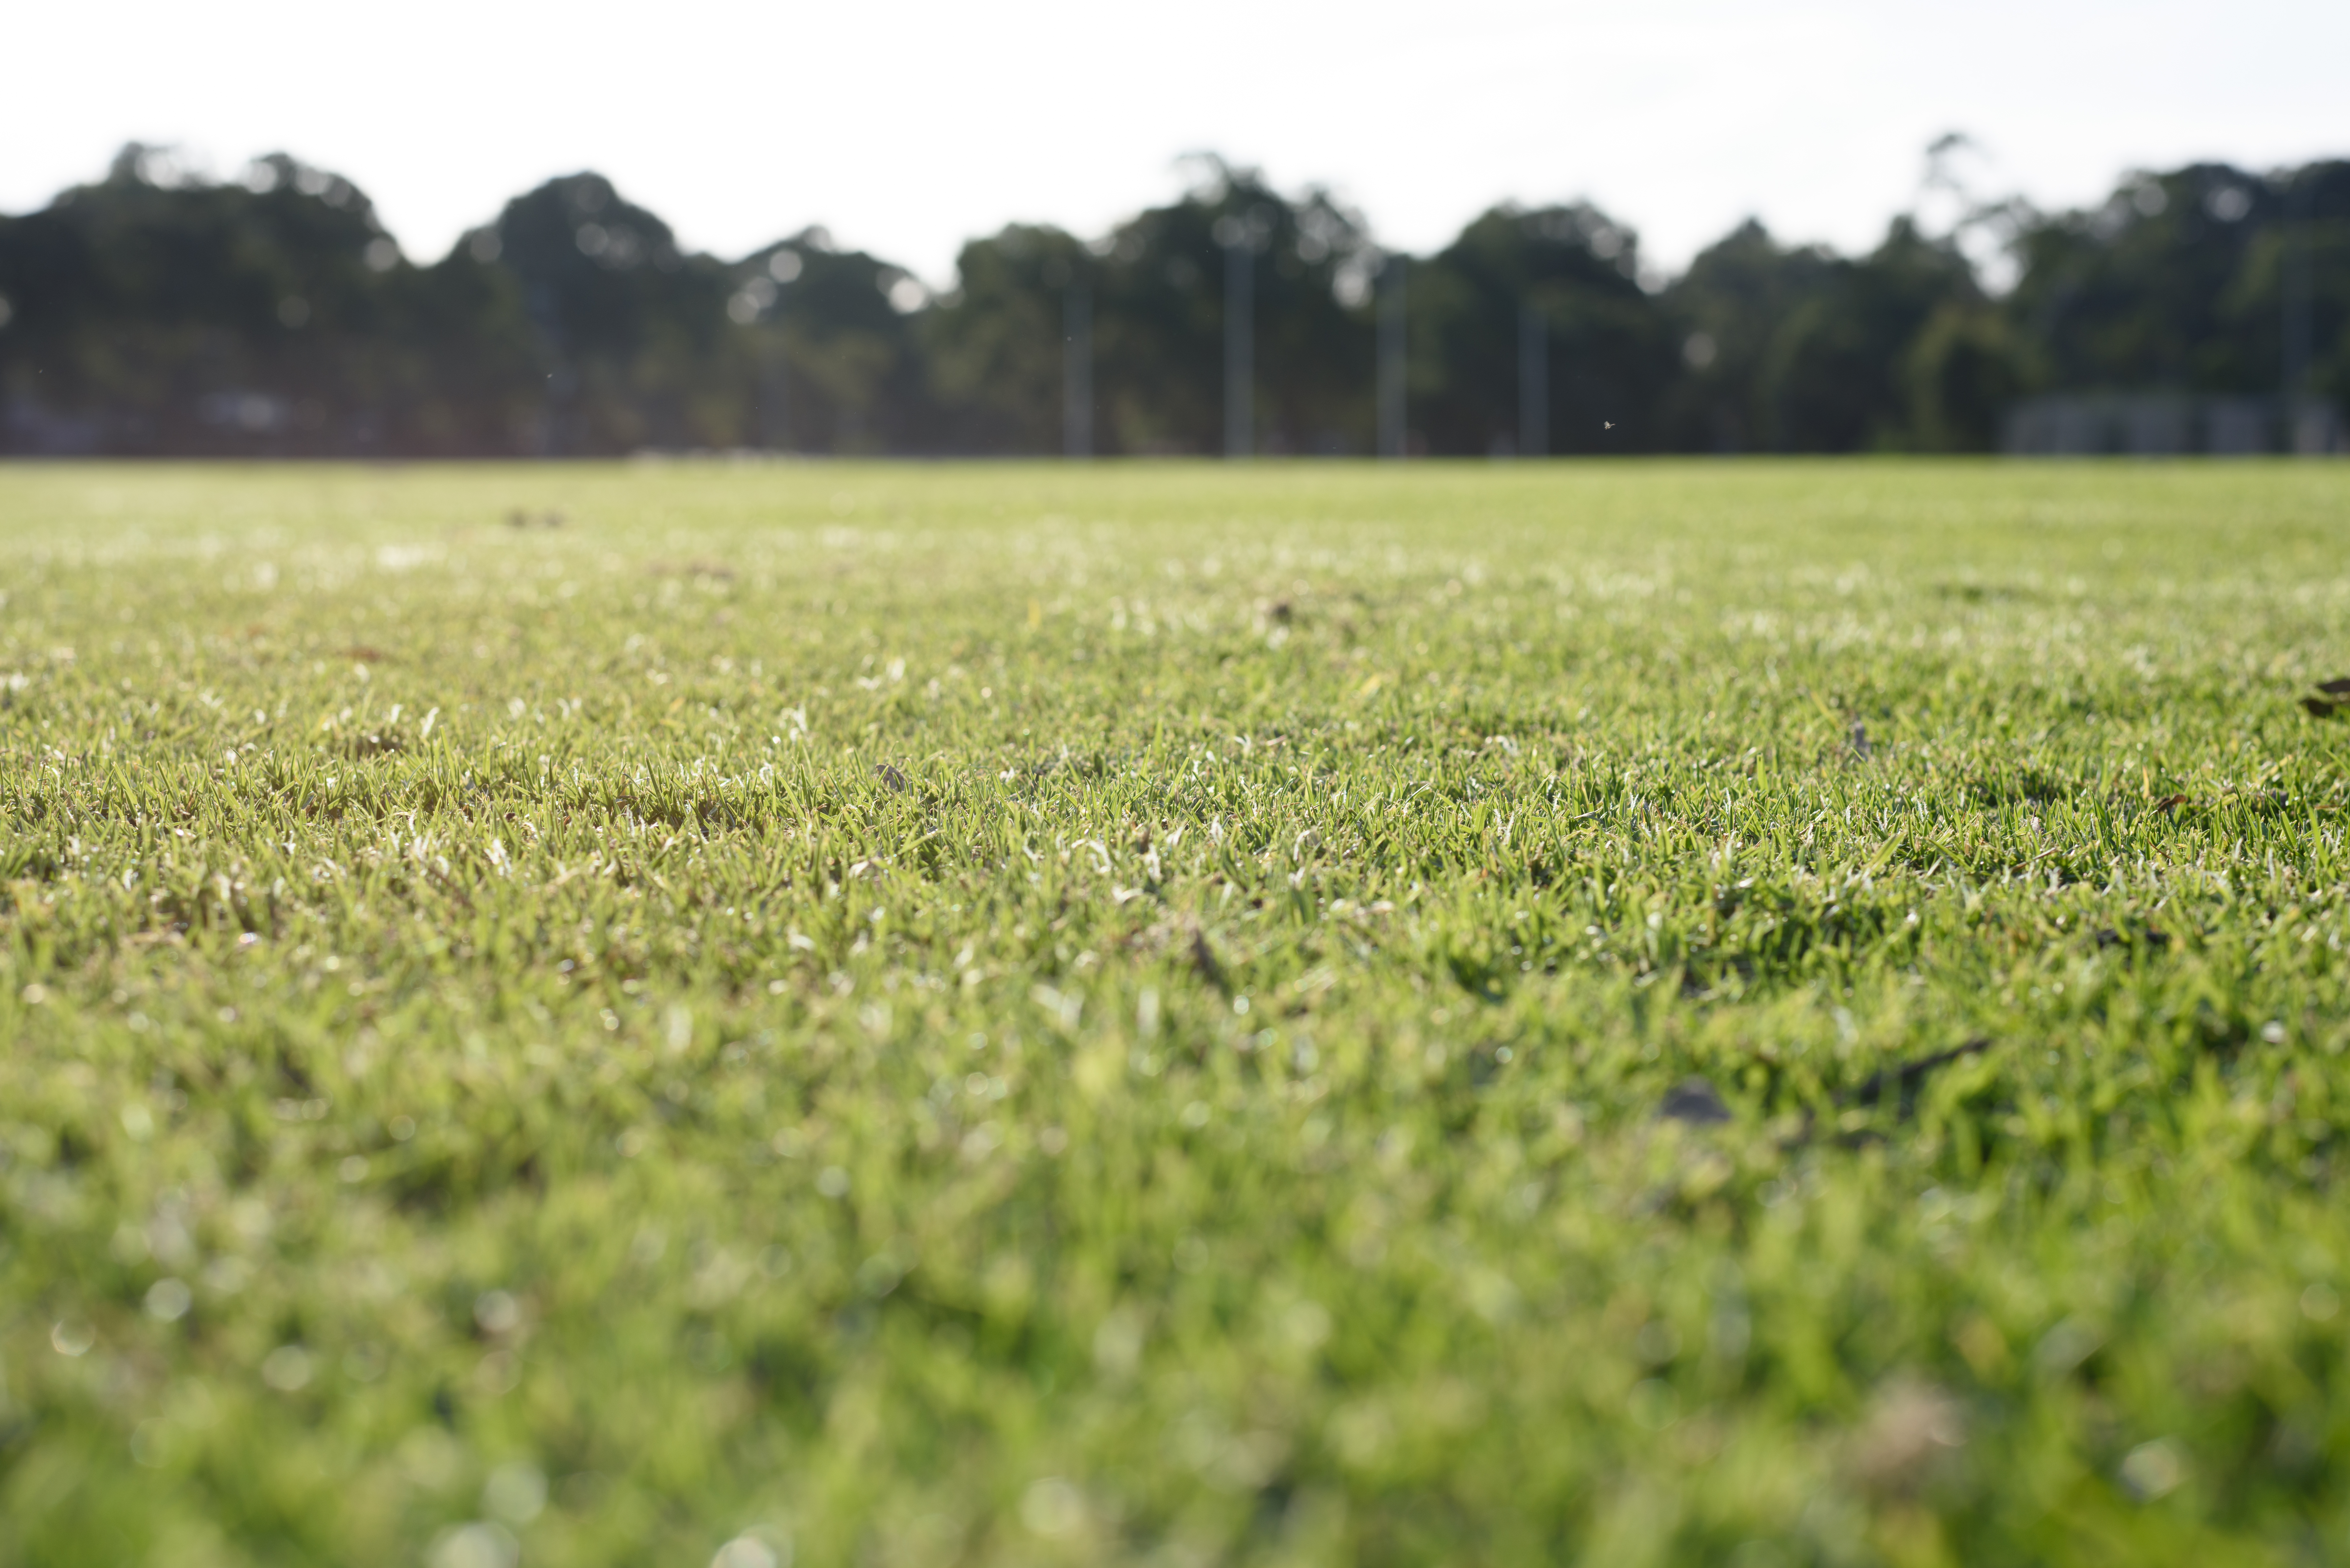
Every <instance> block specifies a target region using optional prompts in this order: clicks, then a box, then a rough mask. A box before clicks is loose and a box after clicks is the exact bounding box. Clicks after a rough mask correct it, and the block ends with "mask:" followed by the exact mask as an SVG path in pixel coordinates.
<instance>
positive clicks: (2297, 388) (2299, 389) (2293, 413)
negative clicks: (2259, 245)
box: [2277, 169, 2311, 452]
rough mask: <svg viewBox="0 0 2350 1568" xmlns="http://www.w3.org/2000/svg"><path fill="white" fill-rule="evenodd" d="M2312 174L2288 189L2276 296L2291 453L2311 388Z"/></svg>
mask: <svg viewBox="0 0 2350 1568" xmlns="http://www.w3.org/2000/svg"><path fill="white" fill-rule="evenodd" d="M2308 175H2309V171H2308V170H2306V169H2303V170H2298V171H2295V172H2294V174H2293V182H2292V183H2291V184H2289V185H2287V186H2286V187H2285V193H2284V234H2283V238H2282V241H2281V243H2280V247H2279V249H2280V254H2279V255H2278V257H2277V270H2278V272H2279V274H2280V276H2279V278H2278V280H2277V283H2278V288H2277V292H2278V294H2279V295H2280V296H2282V299H2281V301H2280V303H2281V304H2282V307H2283V311H2284V319H2283V321H2282V323H2280V326H2281V327H2282V337H2283V345H2282V347H2283V364H2282V367H2281V370H2282V386H2280V388H2279V389H2278V390H2279V392H2280V393H2281V398H2280V400H2281V401H2282V404H2283V405H2284V445H2285V450H2286V451H2288V452H2291V451H2293V450H2295V449H2296V447H2297V446H2298V444H2299V441H2300V431H2299V430H2298V428H2297V427H2298V425H2299V423H2300V420H2301V400H2302V393H2303V391H2304V390H2305V389H2307V387H2308V385H2309V348H2310V342H2309V340H2310V299H2309V202H2310V196H2309V190H2310V185H2311V182H2310V180H2309V179H2308Z"/></svg>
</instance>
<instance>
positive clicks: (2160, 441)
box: [2000, 393, 2350, 457]
mask: <svg viewBox="0 0 2350 1568" xmlns="http://www.w3.org/2000/svg"><path fill="white" fill-rule="evenodd" d="M2000 450H2001V451H2002V452H2005V453H2007V454H2008V455H2009V456H2010V457H2095V456H2108V455H2119V456H2127V457H2187V456H2209V457H2253V456H2258V455H2259V454H2261V453H2263V452H2294V453H2298V454H2300V455H2302V456H2304V457H2323V456H2329V455H2341V454H2344V453H2350V428H2345V425H2344V423H2343V419H2342V410H2339V409H2337V408H2335V407H2334V405H2333V404H2332V403H2329V402H2324V401H2320V400H2316V399H2301V400H2294V401H2290V402H2288V401H2287V400H2284V399H2282V398H2213V397H2195V396H2191V395H2188V394H2184V393H2176V394H2174V393H2137V394H2128V393H2112V394H2089V395H2072V394H2067V395H2061V396H2054V397H2045V398H2033V399H2031V400H2027V401H2025V402H2022V403H2019V404H2017V405H2016V406H2015V407H2014V408H2013V409H2012V410H2009V411H2008V415H2007V419H2006V421H2005V424H2004V425H2003V427H2002V431H2001V435H2000Z"/></svg>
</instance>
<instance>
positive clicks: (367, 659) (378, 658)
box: [339, 642, 391, 664]
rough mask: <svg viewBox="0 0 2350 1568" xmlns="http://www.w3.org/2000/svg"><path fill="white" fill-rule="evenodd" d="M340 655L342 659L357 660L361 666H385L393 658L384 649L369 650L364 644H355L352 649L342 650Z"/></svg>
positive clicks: (351, 646)
mask: <svg viewBox="0 0 2350 1568" xmlns="http://www.w3.org/2000/svg"><path fill="white" fill-rule="evenodd" d="M339 653H340V656H341V657H342V658H345V659H357V660H358V661H359V663H361V664H383V663H386V662H388V661H390V658H391V655H390V654H389V653H386V652H385V651H384V650H383V649H380V648H369V646H368V645H367V644H366V643H364V642H355V643H353V644H351V645H350V647H348V648H346V649H340V650H339Z"/></svg>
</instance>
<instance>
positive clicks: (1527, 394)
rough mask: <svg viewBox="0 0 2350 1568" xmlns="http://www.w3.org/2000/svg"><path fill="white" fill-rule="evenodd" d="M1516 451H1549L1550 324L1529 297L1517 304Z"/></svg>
mask: <svg viewBox="0 0 2350 1568" xmlns="http://www.w3.org/2000/svg"><path fill="white" fill-rule="evenodd" d="M1518 455H1519V456H1520V457H1548V456H1549V455H1550V324H1549V323H1548V322H1546V321H1544V319H1543V313H1542V310H1541V308H1540V307H1539V306H1536V305H1535V304H1534V301H1533V300H1531V299H1530V300H1527V301H1526V302H1525V303H1524V304H1523V305H1521V306H1518Z"/></svg>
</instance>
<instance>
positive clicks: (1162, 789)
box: [0, 463, 2350, 1568]
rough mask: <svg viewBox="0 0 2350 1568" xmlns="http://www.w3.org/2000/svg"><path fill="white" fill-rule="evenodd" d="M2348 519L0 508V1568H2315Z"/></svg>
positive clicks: (2128, 489) (2217, 472)
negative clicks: (2166, 1567)
mask: <svg viewBox="0 0 2350 1568" xmlns="http://www.w3.org/2000/svg"><path fill="white" fill-rule="evenodd" d="M2345 524H2350V470H2345V469H2344V468H2342V467H2340V466H2320V465H2301V466H2258V465H2249V464H2247V465H2230V466H2220V465H2210V466H2205V467H2198V468H2170V467H2118V466H2045V467H2028V468H2027V467H2001V468H1993V467H1986V466H1956V465H1954V466H1923V465H1877V464H1867V463H1846V464H1840V465H1821V466H1797V465H1783V466H1781V465H1773V466H1760V465H1748V466H1742V465H1684V466H1654V467H1638V466H1620V467H1531V466H1529V467H1502V468H1468V467H1461V468H1442V467H1437V466H1432V465H1431V466H1421V467H1409V468H1404V469H1385V470H1374V469H1369V468H1349V467H1336V466H1330V467H1280V466H1273V465H1267V466H1263V467H1253V468H1242V469H1211V468H1202V467H1190V468H1184V467H1170V468H1152V467H1146V466H1104V467H1101V468H1098V469H1091V470H1071V469H1066V468H1054V469H1048V468H1018V467H994V468H984V469H969V468H890V469H882V468H873V469H864V468H851V467H829V466H795V467H773V468H727V467H718V466H701V467H696V466H639V467H627V468H587V467H581V468H504V469H499V468H484V469H474V470H464V469H421V470H385V471H370V470H364V469H359V468H323V469H322V468H283V469H276V470H242V471H240V470H233V469H210V470H195V469H154V468H126V467H112V468H105V467H59V468H18V469H14V470H7V471H0V595H5V600H0V704H5V706H0V877H5V895H0V938H5V941H0V1028H5V1040H6V1043H7V1049H6V1051H5V1054H0V1560H5V1561H6V1562H12V1563H45V1564H72V1563H92V1564H96V1563H108V1564H116V1563H169V1564H173V1565H175V1568H176V1565H187V1568H201V1565H203V1564H208V1563H273V1564H276V1563H284V1564H307V1563H350V1564H373V1563H419V1562H429V1563H433V1564H435V1565H436V1568H501V1565H503V1564H510V1563H515V1561H516V1560H517V1558H518V1560H519V1561H520V1562H521V1563H528V1564H540V1563H545V1564H557V1563H564V1564H568V1563H582V1564H587V1563H613V1564H620V1563H656V1562H659V1563H688V1564H691V1565H693V1568H700V1565H701V1564H702V1563H708V1562H712V1561H715V1562H716V1563H719V1565H720V1568H763V1565H764V1568H780V1565H782V1564H785V1563H790V1562H792V1561H796V1562H798V1563H803V1564H808V1563H821V1564H829V1563H873V1564H920V1563H1118V1562H1128V1561H1133V1562H1140V1561H1149V1562H1151V1563H1162V1564H1170V1565H1171V1564H1183V1563H1189V1564H1208V1563H1342V1562H1356V1563H1380V1564H1386V1563H1398V1564H1400V1563H1548V1562H1559V1561H1568V1560H1579V1561H1589V1562H1594V1563H1611V1564H1637V1563H1654V1562H1669V1563H1723V1562H1727V1563H1736V1564H1740V1565H1741V1568H1767V1565H1770V1564H1786V1565H1792V1564H1796V1563H1894V1564H1931V1563H2024V1562H2083V1563H2087V1562H2101V1563H2104V1562H2137V1563H2149V1562H2168V1561H2194V1562H2197V1563H2201V1564H2207V1565H2208V1564H2219V1563H2237V1562H2243V1563H2272V1562H2273V1563H2283V1562H2313V1563H2314V1562H2339V1561H2344V1560H2345V1559H2350V1369H2345V1356H2344V1334H2345V1325H2350V1316H2345V1310H2344V1309H2345V1294H2350V1208H2345V1201H2344V1199H2343V1181H2344V1178H2345V1168H2344V1164H2345V1147H2344V1144H2343V1139H2342V1137H2341V1129H2342V1127H2343V1122H2344V1118H2345V1111H2350V1066H2345V1061H2344V1058H2343V1055H2342V1053H2343V1051H2344V1048H2345V1044H2350V1007H2345V985H2344V977H2345V961H2344V957H2343V952H2342V945H2343V940H2344V935H2345V874H2350V867H2345V851H2344V846H2343V828H2344V823H2345V805H2350V780H2345V751H2346V750H2350V743H2346V742H2345V735H2350V725H2345V724H2343V723H2339V722H2335V723H2328V722H2322V721H2320V720H2318V719H2315V718H2313V717H2311V716H2310V715H2308V714H2306V713H2304V712H2303V711H2302V709H2301V707H2300V706H2299V705H2298V699H2299V697H2300V696H2301V694H2302V693H2303V691H2306V690H2307V688H2308V686H2309V684H2310V683H2311V682H2312V681H2314V680H2322V679H2324V678H2326V677H2329V676H2334V675H2339V674H2343V673H2345V672H2350V636H2345V618H2350V556H2345V544H2346V543H2350V526H2345ZM1977 1041H1981V1042H1987V1044H1985V1045H1984V1046H1983V1047H1982V1048H1981V1050H1979V1051H1976V1052H1974V1053H1973V1054H1964V1055H1961V1056H1959V1057H1957V1058H1955V1059H1953V1060H1950V1061H1949V1062H1947V1063H1944V1064H1939V1065H1937V1066H1931V1067H1918V1069H1917V1070H1915V1071H1911V1072H1909V1073H1907V1074H1906V1075H1905V1074H1904V1073H1903V1071H1902V1069H1903V1068H1904V1066H1905V1065H1910V1064H1920V1063H1923V1062H1925V1061H1927V1060H1928V1059H1929V1058H1932V1057H1934V1056H1936V1055H1937V1054H1939V1053H1943V1052H1946V1051H1949V1050H1950V1049H1952V1048H1954V1047H1958V1046H1960V1045H1963V1044H1969V1043H1971V1042H1977ZM1691 1079H1701V1080H1702V1081H1703V1082H1702V1084H1695V1083H1690V1082H1689V1080H1691ZM2336 1096H2344V1097H2345V1105H2343V1106H2337V1105H2336V1104H2335V1103H2334V1101H2335V1097H2336ZM1667 1106H1670V1107H1671V1108H1673V1109H1675V1110H1676V1111H1678V1112H1679V1115H1677V1116H1661V1115H1660V1114H1659V1113H1660V1110H1661V1109H1663V1108H1666V1107H1667ZM1725 1114H1726V1119H1722V1118H1723V1116H1725ZM713 1554H714V1555H713Z"/></svg>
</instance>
